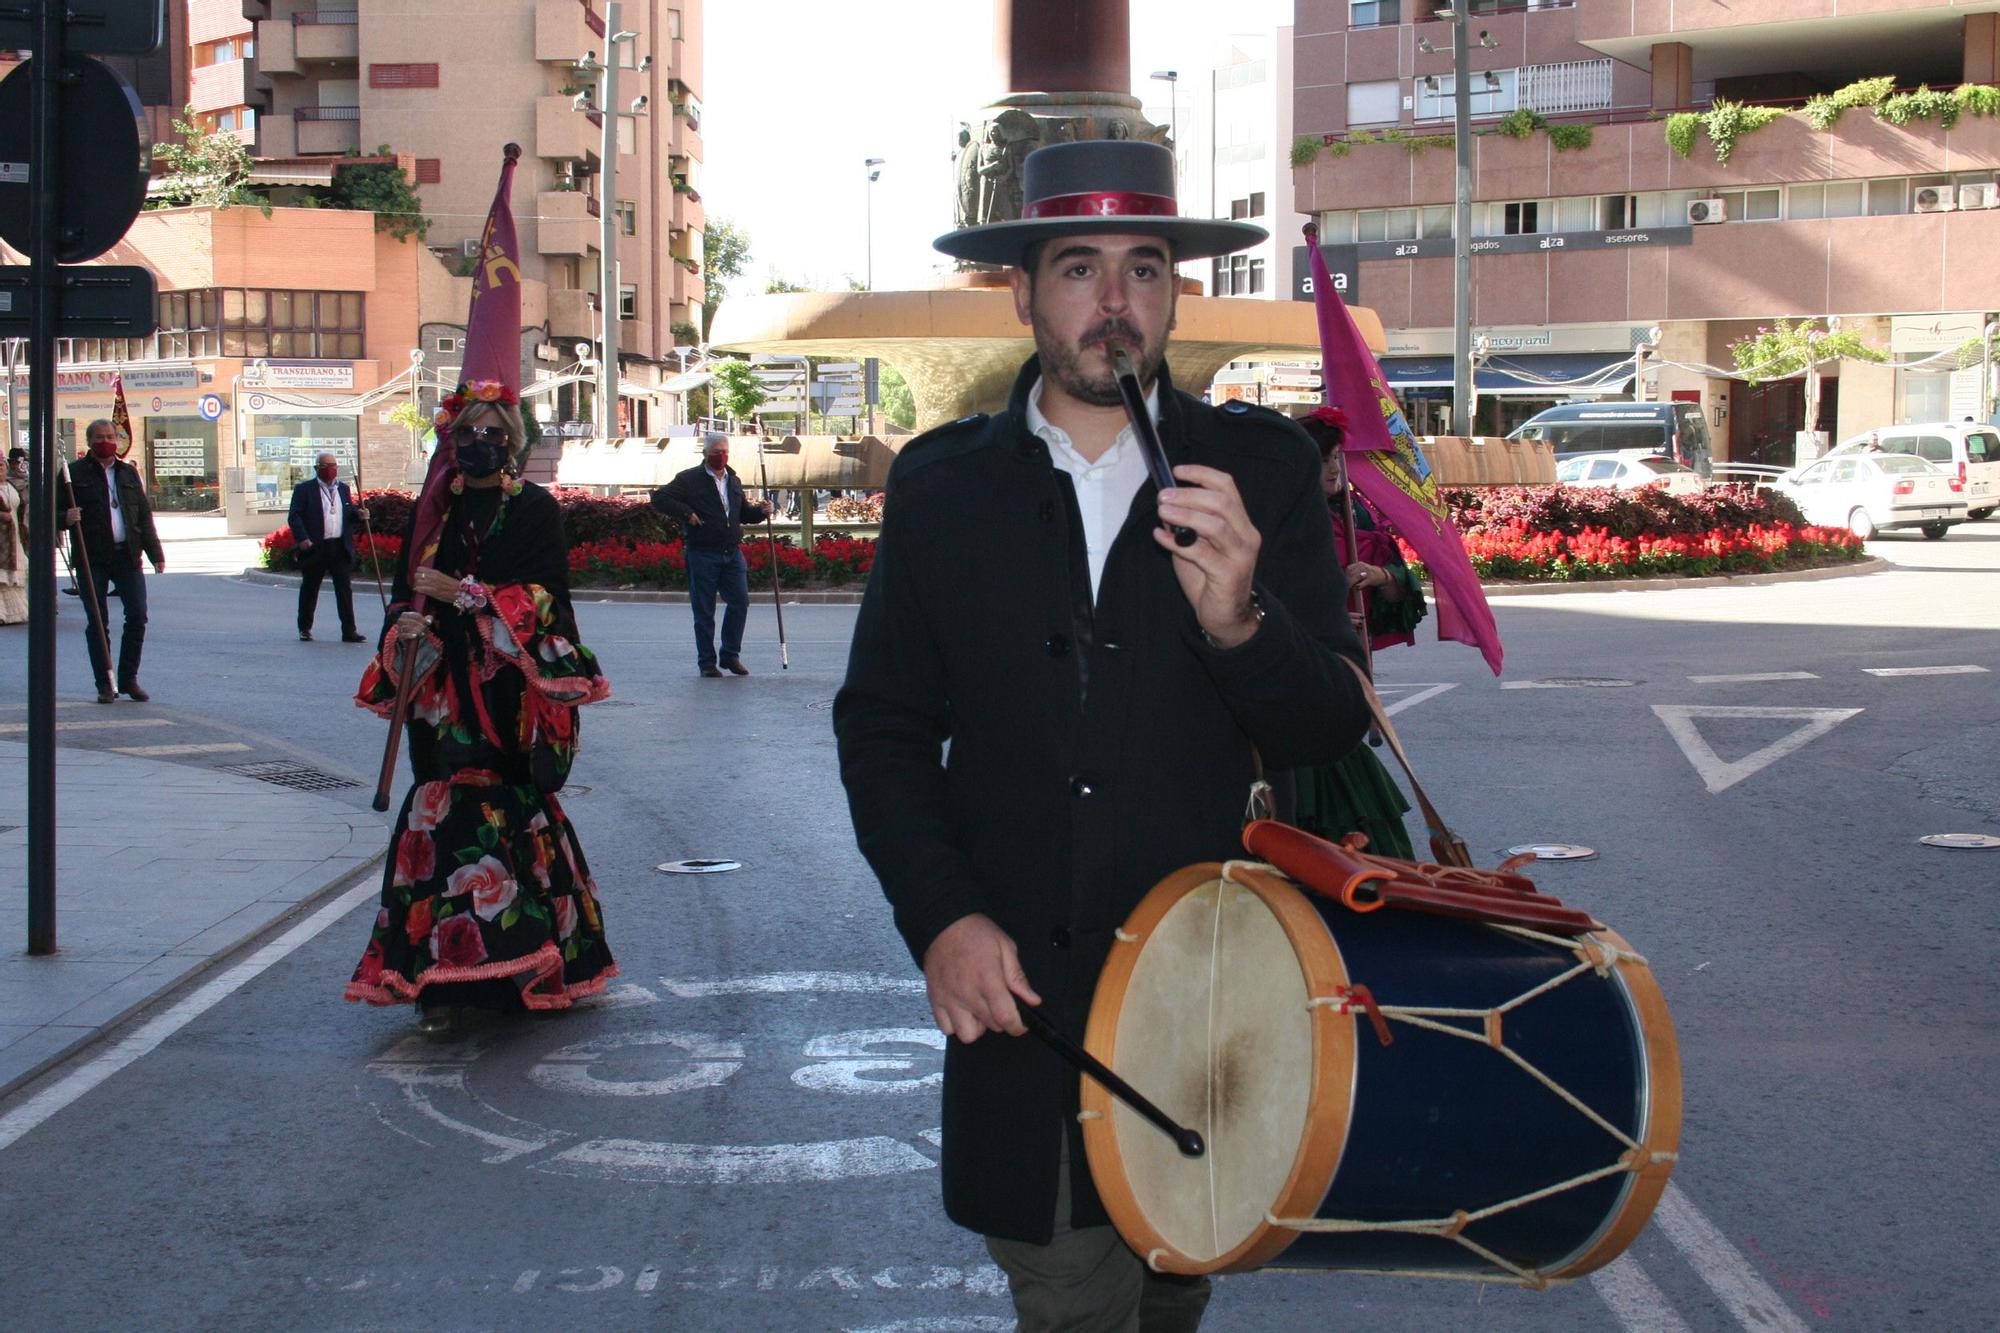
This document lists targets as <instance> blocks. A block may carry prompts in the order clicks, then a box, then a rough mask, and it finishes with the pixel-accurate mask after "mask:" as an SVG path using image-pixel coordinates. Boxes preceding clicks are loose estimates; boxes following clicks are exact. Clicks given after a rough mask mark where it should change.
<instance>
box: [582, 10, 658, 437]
mask: <svg viewBox="0 0 2000 1333" xmlns="http://www.w3.org/2000/svg"><path fill="white" fill-rule="evenodd" d="M622 8H623V6H622V5H621V4H620V3H619V0H609V3H607V4H606V5H605V6H604V31H605V34H606V36H605V39H604V64H603V65H602V66H599V67H598V68H597V105H596V107H595V108H594V110H595V112H596V114H597V117H598V130H599V136H598V146H597V161H598V175H599V177H600V178H601V179H602V181H603V184H602V185H600V186H599V187H598V191H597V192H598V196H599V197H598V201H597V216H598V236H597V245H598V251H599V257H600V260H601V263H602V267H601V268H600V269H599V272H598V278H597V309H598V317H599V325H600V330H599V331H600V333H601V335H602V336H601V338H600V339H599V341H600V344H601V346H600V351H599V355H598V359H597V411H596V412H595V413H594V414H593V415H594V416H595V417H596V422H595V423H594V424H595V425H596V428H597V435H598V438H599V439H610V438H611V432H612V431H613V430H614V429H616V428H617V425H618V321H619V319H620V312H619V309H618V307H619V304H620V294H619V285H618V208H617V194H618V116H619V110H618V47H619V46H620V44H622V43H626V42H636V41H637V40H638V39H639V34H638V33H636V32H634V31H633V30H632V29H630V28H620V27H619V26H618V23H619V20H620V18H621V17H622V15H621V14H620V12H619V11H620V10H621V9H622ZM594 65H596V59H595V57H594V56H593V55H592V54H590V53H589V52H586V53H585V54H584V57H583V59H582V60H579V61H577V64H576V67H577V68H578V69H580V70H583V71H585V72H586V73H587V72H589V71H590V70H591V68H592V67H593V66H594ZM645 106H646V99H645V98H644V97H640V98H638V99H637V100H636V101H634V102H633V103H632V112H631V113H632V114H633V115H635V116H636V115H640V114H643V113H644V111H645ZM578 107H579V109H586V110H587V109H591V108H588V107H587V104H585V103H583V102H582V101H581V99H579V103H578Z"/></svg>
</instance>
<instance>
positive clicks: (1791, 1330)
mask: <svg viewBox="0 0 2000 1333" xmlns="http://www.w3.org/2000/svg"><path fill="white" fill-rule="evenodd" d="M1653 1223H1654V1225H1656V1226H1658V1227H1659V1228H1660V1231H1661V1232H1662V1233H1663V1234H1664V1235H1665V1236H1666V1238H1667V1239H1668V1240H1670V1241H1672V1242H1673V1243H1674V1245H1675V1247H1676V1248H1678V1249H1679V1250H1680V1251H1681V1253H1682V1254H1684V1255H1686V1256H1687V1259H1688V1262H1689V1263H1690V1264H1691V1265H1693V1267H1694V1271H1695V1273H1696V1274H1697V1275H1698V1276H1699V1277H1700V1278H1701V1280H1702V1281H1703V1282H1706V1283H1707V1284H1708V1288H1709V1290H1710V1291H1713V1292H1714V1293H1715V1294H1716V1296H1717V1297H1719V1298H1720V1299H1721V1301H1722V1303H1723V1304H1724V1305H1726V1306H1728V1307H1729V1313H1731V1314H1733V1315H1735V1316H1736V1322H1737V1323H1739V1324H1741V1325H1742V1326H1743V1327H1744V1328H1747V1329H1756V1330H1759V1331H1760V1333H1764V1331H1766V1330H1768V1331H1769V1333H1806V1322H1805V1321H1804V1320H1803V1319H1800V1318H1799V1317H1798V1315H1796V1314H1794V1313H1793V1312H1792V1308H1791V1307H1790V1306H1789V1305H1786V1304H1785V1301H1784V1298H1783V1297H1782V1296H1780V1295H1778V1293H1777V1292H1775V1291H1773V1290H1772V1289H1771V1285H1770V1284H1769V1283H1767V1282H1766V1281H1764V1279H1763V1278H1761V1277H1758V1276H1757V1274H1756V1272H1755V1270H1753V1269H1752V1268H1751V1267H1750V1264H1749V1261H1747V1260H1746V1259H1744V1257H1743V1254H1742V1252H1741V1251H1740V1250H1738V1249H1737V1248H1736V1247H1735V1246H1734V1245H1731V1244H1730V1243H1729V1240H1728V1238H1727V1237H1725V1236H1724V1235H1723V1234H1722V1233H1721V1232H1720V1231H1718V1230H1717V1229H1716V1227H1715V1224H1714V1223H1713V1222H1711V1221H1709V1220H1708V1219H1707V1218H1706V1217H1703V1216H1702V1214H1701V1210H1700V1209H1698V1208H1696V1207H1695V1206H1694V1204H1692V1203H1690V1202H1689V1201H1688V1197H1687V1195H1685V1194H1683V1193H1681V1191H1680V1190H1679V1189H1678V1188H1676V1187H1675V1186H1673V1185H1671V1184H1669V1185H1668V1186H1667V1192H1666V1193H1665V1194H1663V1195H1662V1196H1660V1206H1659V1207H1658V1208H1657V1209H1655V1210H1654V1212H1653Z"/></svg>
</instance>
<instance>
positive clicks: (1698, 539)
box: [1399, 522, 1862, 583]
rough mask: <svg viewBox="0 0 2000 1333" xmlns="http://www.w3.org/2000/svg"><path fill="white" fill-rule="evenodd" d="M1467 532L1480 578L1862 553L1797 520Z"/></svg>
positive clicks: (1721, 569)
mask: <svg viewBox="0 0 2000 1333" xmlns="http://www.w3.org/2000/svg"><path fill="white" fill-rule="evenodd" d="M1463 538H1464V542H1465V553H1466V555H1468V556H1470V557H1471V559H1472V567H1473V569H1474V570H1475V571H1477V572H1478V574H1479V577H1480V578H1481V579H1482V580H1484V579H1518V580H1525V581H1532V582H1538V583H1570V582H1577V581H1581V580H1585V579H1627V578H1647V577H1654V576H1661V575H1678V576H1681V577H1687V578H1695V577H1700V576H1702V575H1708V574H1752V573H1768V572H1771V571H1774V570H1781V569H1801V568H1810V567H1812V566H1815V565H1822V564H1836V563H1839V562H1842V561H1847V560H1856V559H1859V558H1860V556H1861V554H1862V550H1861V543H1860V542H1859V541H1858V540H1856V539H1855V536H1854V534H1853V533H1851V532H1848V531H1847V530H1846V529H1844V528H1816V527H1811V526H1806V525H1801V524H1794V523H1773V524H1768V525H1767V524H1762V523H1753V524H1751V525H1750V526H1749V527H1747V528H1729V529H1715V530H1713V531H1709V532H1702V533H1694V534H1685V533H1661V534H1657V535H1641V536H1637V537H1620V536H1618V535H1616V534H1615V533H1613V532H1611V531H1610V530H1609V529H1607V528H1589V527H1587V528H1582V529H1580V530H1579V531H1577V532H1575V533H1565V532H1536V531H1533V530H1531V529H1530V528H1529V527H1528V526H1527V525H1526V524H1524V523H1520V522H1514V523H1509V524H1506V525H1505V526H1502V527H1497V528H1483V529H1480V530H1479V531H1476V532H1468V533H1465V534H1463ZM1399 544H1400V543H1399ZM1403 556H1404V558H1405V559H1407V560H1408V561H1409V562H1410V567H1411V568H1412V569H1414V570H1415V571H1417V575H1418V577H1419V578H1422V577H1426V572H1425V570H1424V568H1423V565H1422V563H1421V562H1420V561H1419V560H1417V558H1416V553H1415V552H1414V551H1412V550H1411V549H1410V547H1409V546H1408V545H1403Z"/></svg>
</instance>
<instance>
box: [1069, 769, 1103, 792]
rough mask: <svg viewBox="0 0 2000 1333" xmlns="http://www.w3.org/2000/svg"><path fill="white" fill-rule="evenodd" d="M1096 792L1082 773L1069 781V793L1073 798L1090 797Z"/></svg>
mask: <svg viewBox="0 0 2000 1333" xmlns="http://www.w3.org/2000/svg"><path fill="white" fill-rule="evenodd" d="M1096 790H1097V789H1096V788H1095V787H1093V786H1091V785H1090V782H1089V780H1088V779H1086V778H1085V777H1084V776H1083V775H1082V774H1081V773H1079V774H1077V775H1076V776H1075V777H1073V778H1071V779H1070V780H1069V791H1070V795H1072V796H1089V795H1091V794H1092V793H1093V792H1095V791H1096Z"/></svg>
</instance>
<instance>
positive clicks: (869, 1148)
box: [534, 1134, 937, 1185]
mask: <svg viewBox="0 0 2000 1333" xmlns="http://www.w3.org/2000/svg"><path fill="white" fill-rule="evenodd" d="M534 1169H535V1170H537V1171H547V1172H550V1173H552V1174H555V1175H603V1176H611V1177H614V1178H616V1179H619V1180H650V1181H656V1182H659V1183H663V1184H665V1183H676V1184H700V1185H783V1184H792V1183H795V1182H799V1181H808V1180H851V1179H854V1178H855V1177H859V1176H900V1175H907V1174H909V1173H911V1172H914V1171H935V1170H937V1163H936V1162H933V1161H932V1160H931V1159H930V1158H928V1157H925V1156H924V1155H923V1154H922V1153H920V1152H918V1151H917V1150H916V1149H914V1148H912V1147H911V1146H910V1145H909V1144H907V1143H904V1142H903V1141H902V1140H900V1139H892V1138H888V1137H886V1136H883V1135H879V1134H878V1135H872V1136H870V1137H868V1138H862V1139H832V1140H828V1141H825V1142H820V1143H769V1144H727V1143H718V1144H708V1143H647V1142H644V1141H642V1140H638V1139H592V1140H591V1141H590V1142H588V1143H579V1144H577V1145H576V1146H575V1147H573V1148H565V1149H563V1151H561V1152H559V1153H557V1154H556V1155H555V1156H554V1157H551V1158H549V1159H547V1160H546V1161H544V1162H541V1163H538V1164H537V1165H536V1166H535V1168H534Z"/></svg>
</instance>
